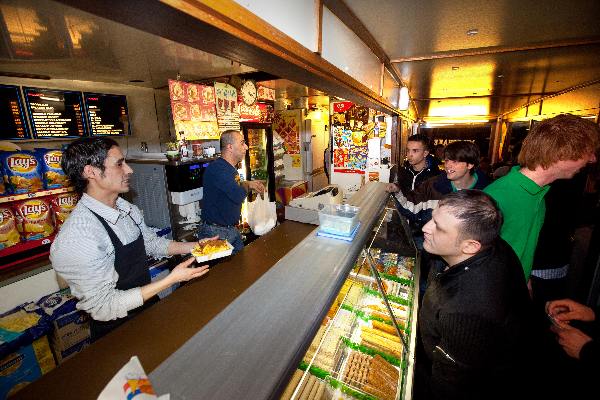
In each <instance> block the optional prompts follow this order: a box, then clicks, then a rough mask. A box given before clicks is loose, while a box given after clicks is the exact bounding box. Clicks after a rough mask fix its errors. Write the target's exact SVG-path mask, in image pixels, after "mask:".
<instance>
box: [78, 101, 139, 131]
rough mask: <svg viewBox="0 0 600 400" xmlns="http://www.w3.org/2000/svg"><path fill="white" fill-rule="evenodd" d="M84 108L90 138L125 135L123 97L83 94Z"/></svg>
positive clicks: (125, 112) (124, 104)
mask: <svg viewBox="0 0 600 400" xmlns="http://www.w3.org/2000/svg"><path fill="white" fill-rule="evenodd" d="M84 100H85V107H86V110H87V117H88V122H89V126H90V132H91V134H92V136H119V135H125V134H126V133H127V132H126V122H127V121H128V120H129V118H128V115H127V98H126V97H125V96H119V95H111V94H100V93H84Z"/></svg>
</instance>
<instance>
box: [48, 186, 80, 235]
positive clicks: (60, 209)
mask: <svg viewBox="0 0 600 400" xmlns="http://www.w3.org/2000/svg"><path fill="white" fill-rule="evenodd" d="M78 200H79V196H78V195H77V193H62V194H59V195H56V196H54V197H52V199H51V200H50V207H51V208H52V213H53V214H54V222H55V224H54V226H55V227H56V229H59V228H60V226H61V225H62V224H64V223H65V220H66V219H67V217H68V216H69V215H70V214H71V211H73V209H74V208H75V206H76V205H77V201H78Z"/></svg>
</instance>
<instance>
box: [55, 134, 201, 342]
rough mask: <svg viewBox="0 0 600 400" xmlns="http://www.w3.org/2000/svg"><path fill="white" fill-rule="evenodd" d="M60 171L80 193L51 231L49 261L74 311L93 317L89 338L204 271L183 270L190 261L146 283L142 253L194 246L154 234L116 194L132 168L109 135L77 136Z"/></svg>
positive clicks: (182, 250) (160, 253) (161, 253)
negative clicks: (61, 222)
mask: <svg viewBox="0 0 600 400" xmlns="http://www.w3.org/2000/svg"><path fill="white" fill-rule="evenodd" d="M62 168H63V170H64V171H65V173H66V174H67V175H68V176H69V179H70V180H71V182H72V184H73V185H74V186H75V189H76V190H77V191H78V193H80V194H82V197H81V199H80V201H79V202H78V204H77V206H76V207H75V208H74V210H73V212H72V213H71V215H70V216H69V218H68V219H67V221H66V222H65V223H64V225H63V226H62V227H61V230H60V232H59V233H58V235H57V236H56V239H55V241H54V243H53V244H52V247H51V249H50V260H51V262H52V266H53V268H54V269H55V270H56V272H57V273H58V274H59V275H60V276H61V277H63V278H64V279H65V280H66V282H67V283H68V284H69V286H70V288H71V292H72V294H73V295H74V296H75V297H77V298H78V300H79V302H78V304H77V308H79V309H81V310H83V311H86V312H88V313H89V314H90V316H91V317H92V321H91V333H92V340H97V339H98V338H100V337H102V336H103V335H105V334H106V333H108V332H109V331H111V330H113V329H115V328H116V327H117V326H119V325H121V324H123V323H124V322H125V321H127V320H129V319H131V318H132V317H134V316H135V315H137V314H138V313H139V312H141V311H142V310H144V309H145V308H147V307H149V306H150V305H152V304H154V303H155V302H157V301H158V297H157V294H158V293H159V292H160V291H162V290H164V289H167V288H169V287H170V286H172V285H173V284H175V283H178V282H183V281H188V280H190V279H194V278H196V277H199V276H201V275H204V274H205V273H206V272H208V266H202V267H200V268H188V267H189V266H190V265H191V264H192V262H193V261H194V258H190V259H188V260H186V261H184V262H182V263H181V264H179V265H177V266H176V267H175V268H174V269H173V270H172V271H171V273H170V274H169V275H168V276H167V277H165V278H163V279H161V280H159V281H155V282H151V281H150V273H149V270H148V268H147V265H146V260H147V255H152V256H155V257H162V256H167V255H173V254H188V253H190V252H191V250H192V248H193V247H194V246H195V245H196V243H195V242H193V243H184V242H174V241H170V240H168V239H165V238H159V237H157V236H156V234H155V233H154V232H153V231H152V230H151V229H149V228H148V227H147V226H146V225H145V223H144V220H143V216H142V213H141V212H140V210H139V209H138V208H137V207H136V206H134V205H132V204H131V203H129V202H127V201H125V200H124V199H122V198H121V197H119V194H121V193H125V192H127V191H128V190H129V177H130V176H131V174H132V172H133V171H132V170H131V168H129V166H128V165H127V163H126V162H125V159H124V156H123V153H122V152H121V150H120V148H119V146H118V144H117V143H116V142H115V141H114V140H112V139H110V138H103V137H100V138H85V139H79V140H76V141H75V142H73V143H72V144H71V145H69V147H68V148H67V149H66V150H65V152H64V154H63V159H62Z"/></svg>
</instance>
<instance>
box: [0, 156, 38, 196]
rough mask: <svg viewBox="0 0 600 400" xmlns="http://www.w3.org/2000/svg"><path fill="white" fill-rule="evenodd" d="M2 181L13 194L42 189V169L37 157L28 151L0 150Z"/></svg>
mask: <svg viewBox="0 0 600 400" xmlns="http://www.w3.org/2000/svg"><path fill="white" fill-rule="evenodd" d="M0 160H1V161H2V169H3V170H4V181H5V182H6V183H8V184H9V185H10V187H11V190H12V192H13V193H14V194H22V193H31V192H37V191H38V190H42V189H43V185H42V172H41V171H42V170H41V166H40V163H39V161H38V159H37V158H36V157H35V155H34V154H33V153H32V152H30V151H3V152H0Z"/></svg>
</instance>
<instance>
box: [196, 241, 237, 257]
mask: <svg viewBox="0 0 600 400" xmlns="http://www.w3.org/2000/svg"><path fill="white" fill-rule="evenodd" d="M225 250H229V246H228V244H227V240H221V239H215V240H208V241H206V242H202V243H199V244H198V245H197V246H196V247H194V249H193V250H192V255H193V256H194V257H201V256H206V255H209V254H212V253H217V252H219V251H225Z"/></svg>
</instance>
